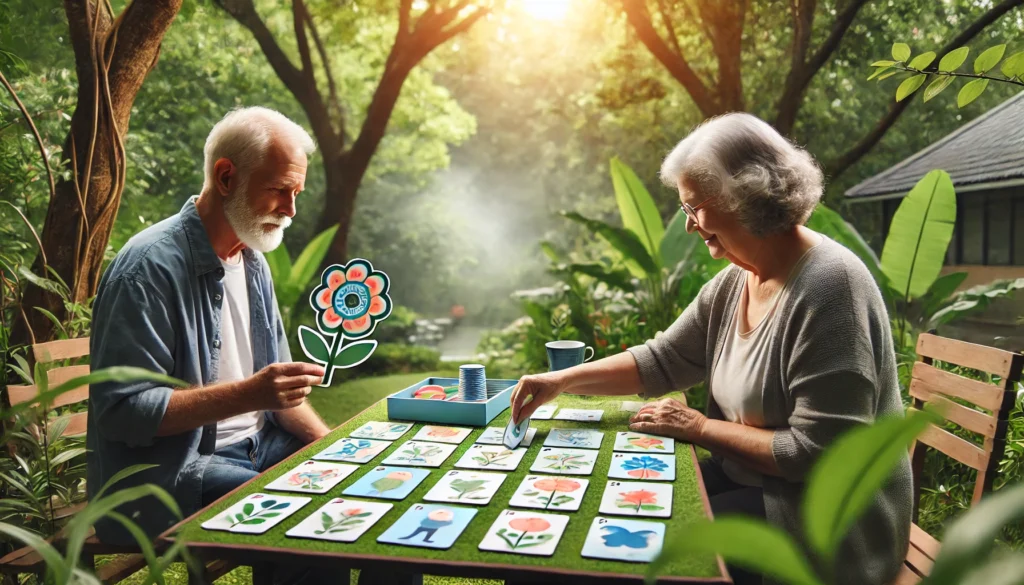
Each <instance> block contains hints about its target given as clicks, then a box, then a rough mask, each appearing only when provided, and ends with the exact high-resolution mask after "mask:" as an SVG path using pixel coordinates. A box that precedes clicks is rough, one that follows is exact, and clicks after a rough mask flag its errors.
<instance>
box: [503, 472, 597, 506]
mask: <svg viewBox="0 0 1024 585" xmlns="http://www.w3.org/2000/svg"><path fill="white" fill-rule="evenodd" d="M588 485H590V480H589V479H577V478H574V477H552V476H547V475H528V476H526V479H524V480H523V483H521V484H519V488H518V489H516V493H515V494H513V495H512V499H511V500H509V502H508V505H509V506H513V507H515V508H537V509H540V510H557V511H562V512H575V511H576V510H579V509H580V504H581V503H583V494H585V493H586V492H587V486H588Z"/></svg>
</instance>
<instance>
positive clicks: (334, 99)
mask: <svg viewBox="0 0 1024 585" xmlns="http://www.w3.org/2000/svg"><path fill="white" fill-rule="evenodd" d="M306 16H307V18H306V22H307V23H309V33H310V36H312V37H313V44H314V45H315V46H316V51H317V53H318V54H319V55H320V64H321V65H323V68H324V75H325V76H326V77H327V92H328V99H330V107H331V108H332V109H333V110H334V112H335V115H336V116H337V117H338V124H339V127H338V135H339V136H341V138H342V140H344V139H345V138H344V137H345V109H344V108H343V107H342V106H341V100H340V99H339V98H338V86H337V84H336V83H335V82H334V73H333V72H332V71H331V61H330V59H329V58H328V57H327V50H326V49H325V48H324V43H323V41H322V40H321V39H320V33H319V32H318V31H317V28H316V24H314V23H313V19H312V18H309V13H308V12H307V13H306Z"/></svg>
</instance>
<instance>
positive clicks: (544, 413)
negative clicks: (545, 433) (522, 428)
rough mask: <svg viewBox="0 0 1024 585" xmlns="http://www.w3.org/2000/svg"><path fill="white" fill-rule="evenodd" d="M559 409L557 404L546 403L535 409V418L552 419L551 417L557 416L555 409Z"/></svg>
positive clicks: (533, 417)
mask: <svg viewBox="0 0 1024 585" xmlns="http://www.w3.org/2000/svg"><path fill="white" fill-rule="evenodd" d="M556 410H558V405H557V404H550V403H548V404H545V405H543V406H540V407H538V408H537V410H535V411H533V416H531V417H530V418H532V419H533V420H551V417H553V416H555V411H556Z"/></svg>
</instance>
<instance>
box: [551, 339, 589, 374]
mask: <svg viewBox="0 0 1024 585" xmlns="http://www.w3.org/2000/svg"><path fill="white" fill-rule="evenodd" d="M544 347H546V348H547V350H548V369H549V371H551V372H556V371H558V370H564V369H566V368H571V367H573V366H578V365H580V364H582V363H583V362H589V361H590V360H591V359H592V358H593V357H594V348H592V347H590V346H588V345H586V344H585V343H583V342H582V341H549V342H547V343H545V344H544ZM587 350H590V355H589V356H586V353H587ZM584 356H586V357H584Z"/></svg>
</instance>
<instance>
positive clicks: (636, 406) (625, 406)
mask: <svg viewBox="0 0 1024 585" xmlns="http://www.w3.org/2000/svg"><path fill="white" fill-rule="evenodd" d="M645 404H647V403H646V402H637V401H634V400H623V401H622V403H621V404H620V405H619V408H620V409H622V410H625V411H626V412H640V409H641V408H643V407H644V405H645Z"/></svg>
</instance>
